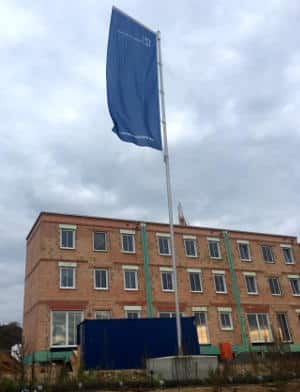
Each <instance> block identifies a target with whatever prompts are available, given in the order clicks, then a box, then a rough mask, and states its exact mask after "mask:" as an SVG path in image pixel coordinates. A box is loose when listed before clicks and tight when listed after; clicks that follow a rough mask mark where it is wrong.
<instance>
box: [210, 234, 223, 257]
mask: <svg viewBox="0 0 300 392" xmlns="http://www.w3.org/2000/svg"><path fill="white" fill-rule="evenodd" d="M210 242H215V243H216V244H217V249H218V254H219V256H218V257H216V256H212V254H211V253H210V247H209V243H210ZM207 246H208V254H209V257H210V258H211V259H213V260H221V259H222V255H221V247H220V238H216V237H207Z"/></svg>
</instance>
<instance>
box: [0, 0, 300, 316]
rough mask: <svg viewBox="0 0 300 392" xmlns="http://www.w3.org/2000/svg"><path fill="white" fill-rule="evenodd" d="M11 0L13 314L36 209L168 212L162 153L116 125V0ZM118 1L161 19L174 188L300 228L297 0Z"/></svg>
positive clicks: (9, 271) (5, 287)
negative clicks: (111, 108)
mask: <svg viewBox="0 0 300 392" xmlns="http://www.w3.org/2000/svg"><path fill="white" fill-rule="evenodd" d="M4 3H5V7H6V8H5V10H6V11H5V12H6V13H5V15H8V16H7V18H8V19H9V18H10V20H9V21H8V20H7V21H6V24H7V23H10V24H11V25H14V26H15V30H13V31H12V30H7V31H6V30H5V31H4V30H3V29H1V27H0V38H1V40H2V44H1V76H0V78H1V81H0V82H1V83H0V85H1V90H0V98H1V109H0V111H1V113H0V114H1V124H0V140H1V143H0V164H1V166H0V167H1V170H0V190H1V191H0V216H1V220H0V273H1V277H0V321H9V320H13V319H18V320H21V312H22V295H23V291H22V290H23V288H22V287H23V278H24V259H25V237H26V234H27V232H28V231H29V229H30V227H31V225H32V224H33V222H34V220H35V218H36V216H37V215H38V213H39V212H40V211H41V210H50V211H59V212H67V213H76V214H78V213H80V214H90V215H103V216H111V217H118V216H120V217H124V218H133V219H149V220H150V219H151V220H162V221H165V222H166V221H167V217H168V213H167V203H166V193H165V177H164V168H163V163H162V156H161V154H160V153H158V152H156V151H151V150H147V149H144V148H137V147H135V146H133V145H130V144H126V143H122V142H121V141H119V140H118V139H117V137H116V136H115V135H114V134H112V132H111V120H110V118H109V115H108V110H107V107H106V92H105V61H106V59H105V57H106V43H107V34H108V24H109V17H110V8H111V2H109V1H108V0H107V1H101V2H99V1H94V0H89V1H87V0H78V1H76V2H72V6H70V4H69V2H61V1H59V0H54V1H52V2H51V6H50V3H48V2H35V1H31V2H27V3H26V8H25V6H24V3H23V2H21V1H20V0H19V1H15V2H12V1H6V2H4ZM1 6H2V5H1ZM118 6H119V7H120V8H122V9H124V10H125V11H126V12H128V13H130V14H132V15H133V16H134V17H135V18H137V19H140V20H141V21H143V22H144V23H145V24H146V25H149V26H150V27H152V28H154V29H156V28H160V30H161V31H162V37H163V60H164V66H165V74H164V75H165V84H166V97H167V120H168V125H169V139H170V153H171V169H172V182H173V191H174V192H173V193H174V200H175V202H177V201H178V200H181V201H182V203H183V207H184V211H185V213H186V215H187V218H188V220H189V222H190V223H194V224H199V225H208V226H218V227H227V228H235V229H246V230H254V231H270V232H283V233H286V234H296V235H297V234H299V232H300V224H299V221H300V219H299V218H300V215H299V212H298V210H299V208H298V200H299V196H298V195H299V190H300V187H299V183H300V182H299V180H300V178H299V177H300V175H299V173H300V170H299V158H298V156H299V147H300V132H299V125H300V124H299V119H298V117H299V115H298V113H299V104H300V95H299V92H298V91H299V84H300V76H299V75H300V68H299V66H298V63H299V58H300V54H299V49H298V48H299V37H300V35H299V23H298V20H299V14H300V5H299V2H298V1H296V0H294V1H293V0H292V1H289V2H280V1H276V0H274V1H268V2H267V3H266V4H262V2H261V1H245V2H242V3H241V2H239V1H233V0H232V1H226V2H225V1H217V2H208V1H207V2H199V1H196V0H193V1H189V2H179V1H177V2H174V1H169V0H168V1H164V2H159V1H152V2H148V3H145V2H144V1H141V0H135V1H127V0H122V1H119V3H118ZM7 10H8V11H7ZM0 11H1V7H0ZM2 14H3V15H4V13H2ZM14 15H16V17H17V18H18V20H19V21H20V23H19V25H18V24H16V23H15V22H16V20H14ZM1 25H3V24H1V12H0V26H1ZM18 26H19V27H20V28H19V30H18ZM24 26H25V27H24ZM24 28H27V29H28V32H27V33H26V34H25V33H24ZM8 33H9V35H8ZM11 303H12V304H13V305H12V306H10V305H8V304H11Z"/></svg>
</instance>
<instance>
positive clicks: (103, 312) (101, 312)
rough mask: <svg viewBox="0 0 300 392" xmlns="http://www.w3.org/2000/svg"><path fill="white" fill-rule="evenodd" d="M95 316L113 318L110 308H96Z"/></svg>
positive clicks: (97, 317) (101, 318)
mask: <svg viewBox="0 0 300 392" xmlns="http://www.w3.org/2000/svg"><path fill="white" fill-rule="evenodd" d="M95 318H96V319H97V320H109V319H111V311H110V310H96V312H95Z"/></svg>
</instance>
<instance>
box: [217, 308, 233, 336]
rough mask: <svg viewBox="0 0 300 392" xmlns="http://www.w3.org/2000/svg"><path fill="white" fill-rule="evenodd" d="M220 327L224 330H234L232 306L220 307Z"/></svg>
mask: <svg viewBox="0 0 300 392" xmlns="http://www.w3.org/2000/svg"><path fill="white" fill-rule="evenodd" d="M218 312H219V322H220V328H221V329H222V330H223V331H231V330H233V324H232V310H231V308H218Z"/></svg>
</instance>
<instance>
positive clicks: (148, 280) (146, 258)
mask: <svg viewBox="0 0 300 392" xmlns="http://www.w3.org/2000/svg"><path fill="white" fill-rule="evenodd" d="M141 240H142V249H143V258H144V276H145V287H146V302H147V317H150V318H152V317H153V305H152V288H151V277H150V267H149V255H148V244H147V232H146V224H145V223H141Z"/></svg>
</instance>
